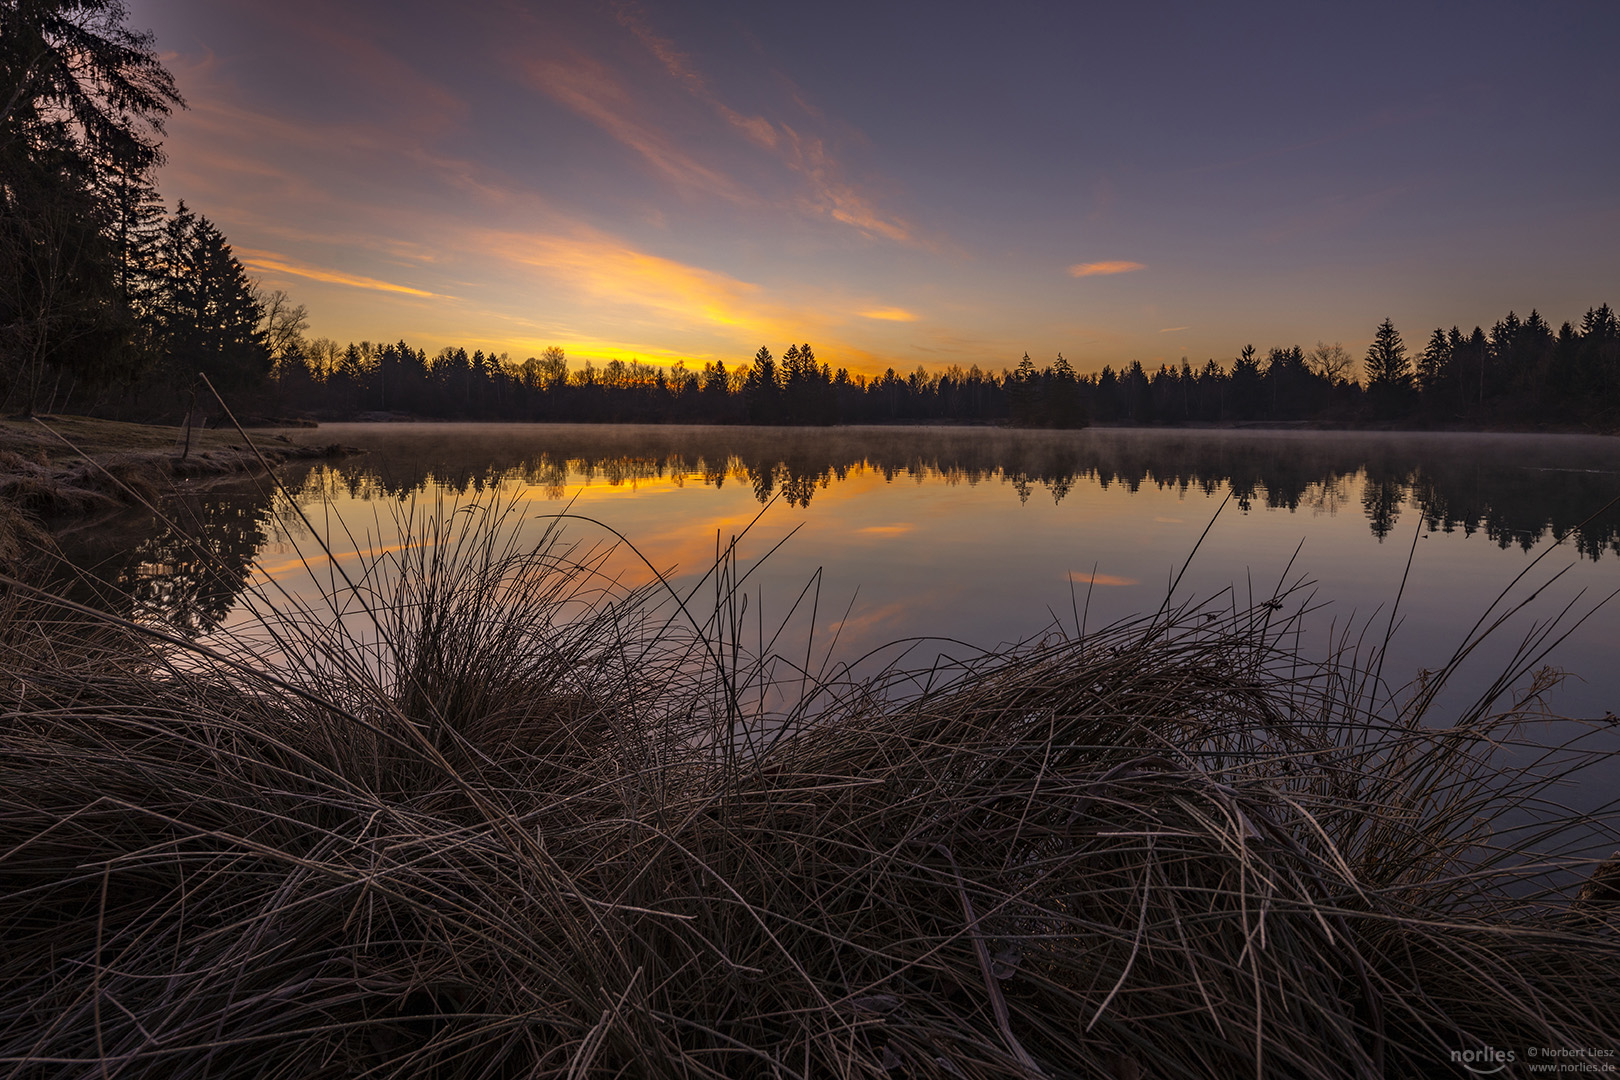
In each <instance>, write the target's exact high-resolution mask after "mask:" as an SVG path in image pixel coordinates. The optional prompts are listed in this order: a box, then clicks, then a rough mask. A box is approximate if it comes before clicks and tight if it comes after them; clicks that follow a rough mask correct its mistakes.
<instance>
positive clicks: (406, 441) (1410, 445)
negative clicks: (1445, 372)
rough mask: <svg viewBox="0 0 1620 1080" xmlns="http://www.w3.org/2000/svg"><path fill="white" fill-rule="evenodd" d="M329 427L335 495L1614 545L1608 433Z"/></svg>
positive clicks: (1617, 533) (1618, 483) (1616, 456)
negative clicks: (1008, 504) (987, 488)
mask: <svg viewBox="0 0 1620 1080" xmlns="http://www.w3.org/2000/svg"><path fill="white" fill-rule="evenodd" d="M441 429H442V430H441ZM341 435H342V437H343V438H345V439H347V440H353V441H355V442H357V443H359V444H361V445H367V446H371V447H374V448H375V450H374V452H373V453H372V454H370V455H369V456H367V457H365V458H361V459H359V460H357V461H355V462H351V463H348V464H346V465H344V466H341V467H339V468H338V469H337V470H336V471H335V472H332V473H329V474H328V475H327V476H325V477H319V478H317V482H318V483H323V484H326V483H336V484H339V485H340V486H341V489H342V490H343V491H345V493H346V494H348V495H349V496H350V497H351V498H376V497H379V496H384V495H386V496H391V497H400V496H405V495H409V494H412V493H420V492H422V491H424V490H426V489H427V488H429V487H430V486H435V485H440V486H443V487H445V488H447V489H449V490H452V491H455V492H457V493H458V494H467V493H469V492H477V491H484V490H488V489H490V488H494V487H499V486H502V485H506V484H513V483H521V484H523V485H525V486H528V487H532V488H536V489H538V490H540V491H542V492H544V493H545V494H546V495H547V496H548V497H551V498H561V497H563V495H564V494H565V492H566V490H567V489H568V486H569V485H570V484H576V485H577V484H580V483H605V484H608V485H613V486H620V485H629V486H634V485H636V484H638V483H646V482H653V481H657V482H673V483H676V484H685V483H701V484H705V485H709V486H712V487H716V488H718V487H722V486H724V485H725V484H727V483H736V484H741V485H743V486H744V487H746V488H748V489H749V490H751V491H752V492H753V495H754V498H755V499H756V500H758V501H759V502H760V503H765V502H767V501H769V500H770V499H771V498H772V497H773V496H776V495H777V494H778V493H780V496H781V498H782V500H783V501H785V502H787V503H789V504H790V505H793V506H797V507H800V508H808V507H809V505H810V503H811V501H812V500H813V499H814V498H815V496H816V493H817V492H819V491H822V490H825V489H827V488H828V487H829V486H831V485H832V484H835V483H838V482H842V481H845V480H848V479H849V478H850V477H851V476H856V475H863V474H866V473H868V472H871V473H876V474H878V475H881V476H882V477H883V478H884V479H885V480H886V481H889V482H894V481H896V480H900V479H910V480H914V481H926V480H933V481H939V482H943V483H945V484H953V485H954V484H967V485H978V484H988V483H1000V484H1004V485H1006V486H1008V487H1009V488H1011V489H1012V491H1013V492H1014V493H1015V494H1016V495H1017V497H1018V499H1019V502H1020V503H1027V502H1028V501H1029V500H1030V499H1032V498H1035V497H1037V495H1039V496H1040V497H1043V498H1050V499H1051V500H1052V501H1053V502H1054V503H1060V502H1062V501H1063V499H1064V498H1065V497H1066V496H1068V495H1069V494H1070V493H1071V492H1072V491H1073V490H1074V489H1075V487H1076V486H1077V485H1083V484H1095V485H1097V486H1099V487H1100V488H1102V489H1103V490H1105V491H1106V490H1108V489H1109V488H1110V487H1113V486H1115V485H1119V486H1121V487H1123V488H1125V489H1126V490H1128V491H1131V492H1136V491H1138V490H1139V489H1141V488H1142V487H1144V486H1152V487H1158V488H1161V489H1175V490H1179V491H1182V492H1186V491H1188V490H1191V489H1197V490H1200V491H1203V492H1204V493H1206V494H1210V493H1214V492H1217V491H1221V490H1223V489H1229V490H1230V491H1231V492H1232V495H1233V498H1234V500H1235V502H1236V503H1237V505H1238V507H1239V509H1240V510H1242V511H1244V512H1248V511H1250V510H1252V509H1253V508H1254V507H1256V506H1263V507H1265V508H1267V509H1281V510H1290V511H1292V510H1299V509H1302V508H1305V509H1315V510H1329V511H1332V510H1334V509H1336V508H1337V507H1338V506H1341V505H1345V504H1347V503H1349V502H1350V500H1351V498H1352V494H1351V493H1352V492H1353V491H1355V490H1356V489H1357V488H1358V486H1359V489H1360V497H1361V506H1362V510H1363V512H1364V513H1365V515H1366V517H1367V522H1368V526H1369V528H1370V529H1371V531H1372V533H1373V535H1374V536H1375V537H1378V538H1380V539H1382V538H1383V537H1385V536H1387V535H1389V533H1390V532H1391V531H1392V530H1393V529H1394V528H1395V526H1396V524H1397V523H1398V522H1399V520H1400V519H1401V515H1402V513H1403V512H1404V511H1406V510H1407V509H1416V511H1417V512H1418V513H1419V514H1421V515H1422V517H1423V520H1424V522H1425V523H1426V526H1427V527H1428V528H1429V529H1430V530H1432V531H1443V532H1454V531H1461V532H1463V533H1464V534H1465V535H1473V534H1474V533H1475V532H1483V533H1484V534H1485V536H1487V537H1488V538H1490V539H1491V540H1492V541H1494V542H1495V543H1497V544H1498V545H1499V546H1501V547H1504V548H1506V547H1509V546H1512V545H1517V546H1519V547H1521V548H1523V549H1525V550H1529V549H1530V548H1532V547H1534V546H1535V545H1536V544H1537V543H1539V542H1540V541H1541V540H1543V539H1546V538H1547V537H1549V536H1564V535H1566V534H1569V533H1571V532H1572V531H1573V533H1574V536H1573V537H1572V538H1571V540H1570V541H1569V542H1570V543H1571V544H1573V545H1574V546H1575V547H1576V548H1577V549H1578V550H1579V551H1580V553H1581V554H1582V555H1583V556H1585V557H1586V558H1589V559H1597V558H1598V557H1599V556H1600V555H1602V553H1603V552H1604V551H1605V550H1608V551H1616V552H1620V513H1617V512H1614V511H1612V510H1611V511H1609V512H1605V513H1597V512H1598V511H1600V510H1601V509H1602V508H1603V507H1604V506H1605V505H1606V504H1607V503H1608V502H1609V501H1610V500H1613V499H1614V498H1615V497H1616V496H1617V495H1620V442H1617V441H1616V440H1613V439H1608V438H1602V437H1581V436H1545V437H1543V436H1528V435H1494V436H1493V435H1455V434H1440V435H1426V434H1406V433H1402V434H1382V433H1379V434H1367V433H1344V432H1274V431H1268V432H1232V431H1192V432H1178V431H1170V432H1165V431H1129V430H1124V431H1108V430H1099V429H1090V430H1086V431H1082V432H1052V431H1030V432H1019V431H1006V430H1000V429H984V428H943V429H942V428H909V429H908V428H867V429H850V430H845V431H839V432H834V433H827V432H823V431H814V430H807V429H803V428H786V429H759V428H744V429H738V428H648V427H617V426H608V427H596V426H579V427H569V426H545V427H539V428H535V427H522V426H515V425H514V426H505V425H494V426H471V425H437V426H421V427H417V426H413V427H412V428H410V429H409V430H400V429H397V428H387V427H377V426H373V427H369V428H367V427H361V426H354V427H349V428H345V430H343V431H342V432H341ZM316 493H317V492H316V491H314V490H312V491H311V492H310V493H309V494H311V495H314V494H316ZM1594 515H1596V516H1594Z"/></svg>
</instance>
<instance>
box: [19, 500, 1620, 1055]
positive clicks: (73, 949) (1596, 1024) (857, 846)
mask: <svg viewBox="0 0 1620 1080" xmlns="http://www.w3.org/2000/svg"><path fill="white" fill-rule="evenodd" d="M508 513H509V511H508V510H506V509H505V508H503V506H502V505H501V504H499V503H495V502H484V503H477V504H468V505H463V506H460V507H436V508H433V511H432V512H431V513H427V514H425V515H424V516H422V517H420V518H419V519H417V520H412V521H407V522H406V524H407V525H408V526H409V528H408V529H407V534H408V536H409V538H410V539H409V542H408V543H406V544H404V545H403V546H400V547H398V548H397V549H394V550H390V551H386V552H383V553H380V554H377V555H375V556H374V557H373V558H372V559H371V560H370V561H369V562H368V563H367V564H366V565H365V566H363V567H362V568H360V569H359V570H352V569H351V570H350V571H349V573H348V575H347V576H344V575H343V573H342V571H341V568H338V567H335V566H333V565H330V564H327V563H325V562H323V556H322V553H321V552H318V551H311V552H309V553H308V554H307V557H308V559H309V564H310V568H311V571H312V573H313V574H315V575H316V576H317V577H319V578H320V579H323V580H328V581H330V583H331V584H330V587H329V590H328V592H327V593H326V594H325V595H324V597H323V598H322V599H321V600H320V601H318V602H314V603H298V602H296V601H295V600H294V599H293V598H292V597H291V596H290V595H283V594H280V593H277V592H276V591H275V587H274V584H273V583H271V584H266V585H264V586H261V588H260V591H258V592H257V593H254V594H252V595H250V597H249V598H248V600H247V602H246V607H247V609H248V610H250V611H252V612H255V613H256V615H255V617H254V618H252V619H250V620H248V621H246V622H244V623H240V624H236V625H234V627H233V628H232V629H230V630H229V631H222V632H220V633H217V634H215V635H213V636H211V637H209V638H205V639H202V640H192V639H188V638H185V637H182V636H179V635H175V634H172V633H171V632H169V631H167V630H165V629H164V628H163V627H162V626H161V625H156V624H137V623H131V622H125V621H120V620H117V619H113V618H110V617H107V616H105V615H102V614H99V613H98V612H97V611H96V610H95V609H94V608H93V607H89V606H84V605H79V604H76V603H73V602H70V601H67V600H64V599H61V598H59V597H55V596H53V595H51V594H50V593H48V592H47V591H44V590H41V589H37V588H33V587H31V586H30V585H28V584H27V582H26V579H24V578H15V577H14V578H9V579H7V582H6V585H5V590H4V595H3V596H0V602H3V603H4V605H5V607H6V611H5V613H4V618H0V709H3V710H4V715H3V717H0V939H3V942H4V947H3V948H0V1065H3V1066H4V1067H5V1068H6V1070H7V1071H8V1072H10V1073H12V1074H15V1075H23V1076H27V1075H44V1074H47V1073H49V1074H51V1075H83V1076H86V1077H91V1076H111V1075H117V1076H120V1077H126V1078H128V1077H143V1076H152V1077H158V1076H162V1077H190V1076H204V1075H232V1076H288V1075H298V1076H316V1077H318V1076H334V1077H335V1076H356V1075H366V1076H379V1077H382V1076H400V1077H406V1076H409V1077H416V1076H443V1077H496V1076H502V1077H559V1078H562V1077H568V1078H579V1077H604V1078H605V1077H609V1076H645V1077H675V1076H681V1077H736V1076H758V1077H801V1078H807V1077H812V1076H824V1075H838V1076H919V1077H920V1076H929V1077H935V1076H938V1077H946V1076H966V1077H1020V1078H1028V1077H1035V1076H1050V1077H1059V1076H1086V1077H1099V1076H1101V1077H1118V1078H1127V1077H1142V1076H1155V1077H1207V1076H1214V1075H1219V1076H1257V1077H1343V1076H1356V1077H1380V1076H1386V1075H1387V1076H1415V1075H1425V1076H1428V1075H1464V1071H1463V1066H1462V1065H1461V1064H1459V1062H1463V1061H1472V1060H1479V1059H1478V1058H1477V1057H1463V1056H1459V1055H1469V1054H1474V1055H1477V1054H1480V1053H1484V1052H1487V1051H1491V1052H1495V1050H1497V1049H1500V1050H1502V1051H1508V1050H1514V1051H1516V1052H1518V1053H1519V1054H1520V1056H1521V1057H1522V1054H1523V1050H1524V1048H1526V1047H1531V1046H1535V1047H1585V1046H1601V1045H1607V1041H1608V1040H1611V1039H1612V1036H1613V1021H1614V1018H1615V1017H1616V1016H1620V983H1616V981H1615V980H1614V978H1613V971H1614V970H1615V968H1616V965H1617V964H1620V922H1617V904H1620V891H1617V889H1616V885H1615V884H1614V880H1615V875H1614V874H1613V873H1612V864H1605V863H1603V862H1602V857H1603V856H1604V855H1606V854H1607V853H1608V852H1609V851H1610V850H1612V849H1613V847H1614V846H1615V845H1616V842H1617V841H1616V825H1617V822H1616V820H1615V816H1614V814H1613V813H1612V812H1608V811H1602V810H1599V811H1593V810H1590V809H1584V810H1583V809H1571V808H1565V807H1563V806H1561V805H1560V802H1559V799H1560V787H1559V785H1560V783H1561V782H1562V781H1563V780H1565V779H1567V778H1568V777H1570V776H1572V775H1577V774H1578V773H1579V770H1580V769H1581V768H1583V767H1589V766H1592V765H1595V764H1599V763H1601V762H1603V761H1606V760H1610V759H1609V758H1607V756H1606V755H1605V753H1604V751H1603V749H1602V745H1601V743H1599V742H1597V741H1595V740H1596V739H1597V737H1599V736H1602V735H1604V734H1606V733H1611V732H1610V730H1609V727H1608V726H1607V725H1606V724H1604V723H1594V724H1591V725H1587V726H1585V727H1584V728H1582V729H1581V730H1583V731H1585V732H1586V733H1587V735H1588V736H1590V737H1591V738H1592V739H1593V740H1594V741H1593V742H1592V743H1591V746H1590V748H1589V749H1588V748H1583V747H1584V746H1585V744H1584V743H1583V741H1582V740H1581V739H1579V738H1577V739H1575V740H1573V741H1572V740H1571V738H1570V737H1569V731H1570V730H1571V725H1570V724H1569V723H1566V724H1564V725H1562V726H1560V727H1556V728H1553V727H1549V726H1548V725H1549V718H1548V717H1546V716H1545V715H1544V712H1543V710H1542V707H1541V695H1542V694H1543V693H1544V692H1545V691H1546V690H1547V688H1548V687H1549V686H1550V685H1551V683H1552V680H1553V679H1554V676H1553V675H1551V674H1550V673H1548V672H1546V671H1545V670H1544V669H1542V668H1541V667H1540V663H1541V660H1542V656H1543V652H1544V648H1545V647H1546V646H1547V645H1549V644H1550V643H1551V642H1552V641H1553V640H1555V639H1556V631H1555V630H1553V629H1544V630H1543V631H1542V633H1541V636H1539V637H1536V638H1533V639H1531V640H1529V641H1527V643H1526V648H1525V649H1524V650H1522V651H1521V653H1520V655H1519V656H1518V658H1517V659H1516V661H1515V663H1514V666H1513V667H1512V668H1511V669H1510V670H1508V671H1505V672H1503V673H1502V677H1501V679H1499V680H1498V681H1497V682H1496V683H1495V684H1494V685H1492V686H1490V687H1488V688H1486V689H1485V690H1483V691H1482V692H1481V693H1480V694H1479V695H1478V699H1477V700H1476V701H1475V702H1474V703H1473V704H1472V705H1471V706H1467V707H1463V708H1461V709H1460V710H1458V711H1455V712H1454V713H1448V714H1446V715H1440V714H1439V710H1438V707H1437V706H1436V705H1435V702H1436V701H1437V700H1438V695H1439V689H1440V687H1442V686H1443V685H1444V684H1445V682H1446V681H1447V680H1448V678H1449V677H1450V675H1451V672H1452V670H1453V669H1452V668H1451V667H1448V668H1447V669H1445V670H1442V671H1439V672H1434V673H1429V674H1427V675H1425V676H1424V677H1422V678H1421V679H1420V680H1419V681H1418V682H1416V683H1414V684H1412V685H1409V686H1406V687H1391V686H1389V685H1387V684H1386V683H1385V682H1384V681H1383V680H1382V679H1381V678H1380V674H1381V666H1382V660H1381V656H1380V649H1379V648H1376V647H1372V646H1369V645H1367V644H1365V643H1364V642H1362V641H1360V640H1358V639H1352V638H1344V639H1341V640H1340V641H1339V642H1338V644H1337V645H1336V646H1335V647H1334V648H1332V649H1331V650H1330V651H1329V653H1328V654H1327V655H1325V656H1321V657H1315V658H1312V657H1308V656H1306V655H1304V654H1303V653H1302V651H1301V649H1300V648H1299V647H1298V644H1297V643H1298V642H1299V640H1300V636H1299V633H1298V631H1299V628H1300V626H1301V621H1302V620H1304V619H1307V618H1309V617H1310V614H1311V604H1310V594H1309V592H1308V590H1307V589H1305V588H1304V587H1303V586H1299V587H1293V588H1283V589H1280V590H1279V591H1278V592H1277V593H1276V594H1275V595H1271V596H1265V597H1262V598H1259V599H1258V600H1257V601H1256V602H1253V603H1238V602H1236V601H1235V600H1234V599H1233V597H1232V595H1231V594H1225V595H1223V596H1221V597H1217V598H1216V599H1215V600H1214V601H1212V602H1210V603H1206V604H1200V605H1182V606H1176V605H1172V604H1170V603H1168V602H1167V603H1166V605H1165V607H1164V608H1163V609H1161V610H1160V611H1158V612H1157V613H1154V614H1152V615H1146V616H1143V617H1141V618H1139V619H1136V620H1133V621H1130V622H1126V623H1123V624H1119V625H1115V626H1111V627H1108V628H1105V629H1102V630H1093V631H1088V632H1082V627H1083V625H1084V620H1083V618H1080V617H1078V615H1079V613H1078V611H1077V612H1076V614H1077V619H1076V622H1075V625H1074V626H1073V627H1071V628H1070V629H1069V630H1067V631H1065V630H1063V629H1062V628H1061V627H1059V626H1056V625H1054V626H1053V627H1052V628H1050V630H1049V632H1048V633H1047V634H1045V635H1044V636H1043V637H1042V638H1040V639H1039V640H1035V641H1030V642H1028V643H1025V644H1024V645H1021V646H1018V647H1015V648H1012V649H1009V650H1005V651H1002V652H998V653H994V654H974V655H965V656H963V657H961V658H960V659H958V660H955V661H945V660H942V661H940V662H938V663H935V664H933V665H932V666H930V667H929V668H928V669H926V670H908V669H905V668H902V667H899V666H890V667H887V668H884V669H882V670H879V671H875V672H872V671H865V670H863V669H862V667H861V665H859V664H857V665H855V667H853V668H852V667H847V666H843V665H840V664H838V663H836V662H835V659H833V658H831V653H830V652H829V658H828V659H826V660H818V659H817V658H816V655H814V654H811V655H807V656H801V657H799V658H798V659H792V658H788V657H784V656H780V655H773V654H772V653H771V651H770V649H769V648H768V644H769V640H770V639H769V637H768V636H767V635H766V634H765V633H764V632H760V633H758V634H757V635H755V636H754V637H751V636H750V633H749V630H748V629H747V628H748V627H750V626H751V625H752V622H753V613H752V612H750V611H749V610H748V608H747V606H746V602H745V601H744V599H743V597H744V596H745V595H746V588H747V578H748V572H749V567H748V565H747V564H746V563H745V562H744V561H743V560H741V559H739V558H738V557H737V556H736V549H735V547H731V548H727V549H724V550H722V552H721V553H720V557H719V558H718V559H717V560H716V563H715V565H714V566H713V567H712V568H711V570H710V572H709V574H708V576H706V577H705V578H704V579H703V581H702V583H701V584H700V585H699V586H698V587H697V588H696V589H694V590H692V591H690V592H689V593H685V594H682V595H680V596H678V597H677V596H674V595H673V594H672V593H671V592H670V590H669V588H668V587H667V586H666V585H665V584H664V583H663V582H662V580H661V579H658V578H656V577H655V578H654V579H653V580H652V582H651V584H649V585H646V586H641V587H628V586H625V585H623V584H621V583H619V582H618V581H617V580H616V579H615V578H613V577H611V576H609V575H608V574H606V573H605V567H606V566H607V565H608V563H607V558H608V555H609V552H608V550H607V549H606V548H602V547H591V546H589V545H586V544H584V543H582V542H579V541H574V540H570V539H569V538H568V537H567V536H566V535H565V534H564V533H563V532H562V531H561V529H560V528H559V529H554V530H552V531H550V532H548V533H547V535H546V536H545V537H544V538H543V539H542V540H541V542H540V543H539V544H538V545H536V546H534V547H523V546H520V545H519V544H518V542H517V540H516V532H515V531H514V530H513V529H511V528H510V527H509V525H510V521H509V518H508V517H507V514H508ZM340 615H341V617H339V616H340ZM1495 624H1496V618H1495V616H1494V615H1491V614H1490V613H1487V618H1486V619H1484V620H1482V622H1481V625H1480V627H1479V628H1477V629H1476V632H1475V634H1474V636H1472V637H1470V638H1469V639H1468V640H1467V641H1464V642H1463V643H1462V645H1461V647H1460V648H1459V650H1458V658H1459V660H1460V659H1461V658H1462V657H1463V656H1465V655H1466V654H1467V653H1468V652H1469V651H1470V650H1471V648H1472V646H1473V645H1474V644H1475V643H1477V640H1478V637H1479V635H1480V634H1484V633H1489V632H1492V630H1493V629H1494V628H1495ZM750 641H753V645H752V646H750V645H749V642H750ZM1551 730H1556V731H1559V732H1561V734H1560V735H1559V737H1558V738H1557V739H1555V740H1554V739H1551V738H1547V739H1543V738H1542V737H1541V735H1540V733H1544V732H1547V731H1551Z"/></svg>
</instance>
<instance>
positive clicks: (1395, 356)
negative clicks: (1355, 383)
mask: <svg viewBox="0 0 1620 1080" xmlns="http://www.w3.org/2000/svg"><path fill="white" fill-rule="evenodd" d="M1364 366H1365V368H1366V372H1367V389H1368V390H1371V391H1389V390H1405V389H1407V388H1408V387H1410V386H1411V385H1412V364H1411V361H1410V360H1408V359H1407V357H1406V343H1405V342H1403V341H1402V340H1401V335H1400V332H1399V331H1398V330H1396V329H1395V324H1394V323H1393V322H1391V321H1390V320H1389V319H1385V320H1384V321H1383V322H1381V323H1379V324H1378V329H1377V331H1375V332H1374V334H1373V342H1372V344H1371V345H1369V346H1367V357H1366V360H1365V361H1364Z"/></svg>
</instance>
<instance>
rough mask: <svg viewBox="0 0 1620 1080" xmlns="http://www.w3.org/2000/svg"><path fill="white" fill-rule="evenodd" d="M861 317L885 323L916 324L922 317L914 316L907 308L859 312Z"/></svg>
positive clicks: (875, 309)
mask: <svg viewBox="0 0 1620 1080" xmlns="http://www.w3.org/2000/svg"><path fill="white" fill-rule="evenodd" d="M859 315H860V317H861V318H863V319H881V320H883V321H884V322H916V321H917V320H918V319H919V318H921V316H920V315H916V314H913V313H912V312H909V311H907V310H906V309H905V308H897V307H885V308H872V309H870V310H868V311H862V312H859Z"/></svg>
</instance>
